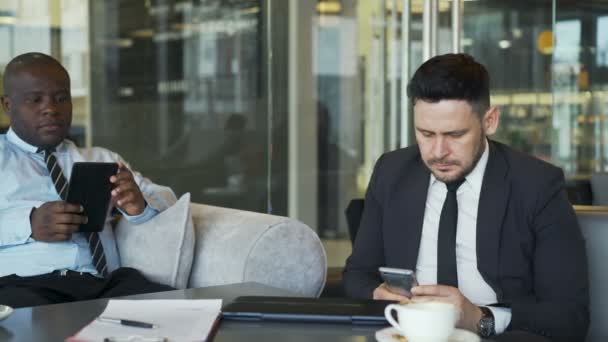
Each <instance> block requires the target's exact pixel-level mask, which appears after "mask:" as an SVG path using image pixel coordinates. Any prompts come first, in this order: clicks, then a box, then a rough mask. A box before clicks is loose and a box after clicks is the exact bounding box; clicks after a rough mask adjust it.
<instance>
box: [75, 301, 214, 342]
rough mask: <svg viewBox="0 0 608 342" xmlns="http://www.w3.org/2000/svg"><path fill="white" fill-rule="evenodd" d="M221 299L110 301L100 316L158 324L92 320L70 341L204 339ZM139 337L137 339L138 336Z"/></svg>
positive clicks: (209, 330)
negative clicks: (128, 323)
mask: <svg viewBox="0 0 608 342" xmlns="http://www.w3.org/2000/svg"><path fill="white" fill-rule="evenodd" d="M221 308H222V300H221V299H200V300H198V299H196V300H162V299H161V300H120V299H115V300H110V301H108V305H107V306H106V309H105V310H104V311H103V313H102V314H101V317H115V318H120V319H129V320H135V321H141V322H146V323H153V324H156V325H158V327H157V328H153V329H147V328H137V327H130V326H124V325H120V324H116V323H107V322H100V321H98V320H94V321H93V322H91V323H89V325H87V326H86V327H84V329H82V330H81V331H79V332H78V333H77V334H76V335H75V336H73V337H70V338H68V339H67V341H69V342H80V341H87V342H88V341H100V342H103V341H104V339H105V338H115V339H116V340H119V341H146V340H149V341H154V340H156V339H155V338H159V340H160V341H162V338H167V340H168V341H205V340H206V339H207V336H208V335H209V334H210V332H211V331H212V330H213V328H214V325H215V324H216V322H217V320H218V319H219V318H218V317H219V314H220V310H221ZM137 336H139V339H138V338H137Z"/></svg>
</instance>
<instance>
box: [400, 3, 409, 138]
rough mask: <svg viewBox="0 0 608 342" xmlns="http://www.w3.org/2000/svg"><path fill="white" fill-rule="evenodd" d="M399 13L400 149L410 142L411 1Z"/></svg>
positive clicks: (404, 4)
mask: <svg viewBox="0 0 608 342" xmlns="http://www.w3.org/2000/svg"><path fill="white" fill-rule="evenodd" d="M402 1H403V3H402V4H403V8H402V11H401V127H400V130H401V131H400V140H399V141H400V147H405V146H408V145H409V142H410V106H409V102H408V98H407V83H408V81H409V79H410V38H411V37H410V36H411V35H410V14H411V12H412V11H411V1H410V0H402Z"/></svg>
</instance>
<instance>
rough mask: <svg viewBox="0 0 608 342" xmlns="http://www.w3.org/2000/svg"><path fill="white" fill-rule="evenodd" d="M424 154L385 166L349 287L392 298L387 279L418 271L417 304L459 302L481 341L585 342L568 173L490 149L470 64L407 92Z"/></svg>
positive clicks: (582, 270) (427, 71)
mask: <svg viewBox="0 0 608 342" xmlns="http://www.w3.org/2000/svg"><path fill="white" fill-rule="evenodd" d="M408 96H409V97H410V99H411V101H412V103H413V106H414V125H415V132H416V141H417V145H414V146H410V147H407V148H404V149H400V150H396V151H393V152H389V153H386V154H384V155H383V156H382V157H380V159H379V160H378V162H377V163H376V166H375V169H374V173H373V175H372V178H371V180H370V183H369V188H368V190H367V194H366V198H365V209H364V212H363V217H362V219H361V224H360V226H359V231H358V233H357V237H356V241H355V243H354V247H353V252H352V255H351V256H350V257H349V259H348V260H347V262H346V268H345V271H344V287H345V290H346V292H347V294H348V295H349V296H352V297H359V298H374V299H392V300H405V301H407V300H410V299H408V298H406V297H404V296H401V295H399V294H396V293H393V292H391V291H390V290H389V289H388V288H387V286H386V285H385V284H384V283H383V282H382V279H381V277H380V275H379V273H378V267H380V266H388V267H395V268H404V269H411V270H415V271H416V275H417V277H418V282H419V283H420V286H417V287H414V288H413V289H412V294H413V297H412V298H411V300H413V301H418V300H428V299H435V300H441V301H447V302H451V303H453V304H454V305H456V307H457V308H458V309H459V310H460V312H461V316H460V321H459V322H458V326H459V327H461V328H465V329H468V330H471V331H474V332H477V333H479V334H480V335H481V336H483V337H486V336H491V335H494V334H500V333H502V332H505V331H511V330H513V331H515V330H518V331H520V330H523V331H526V332H530V333H533V334H537V335H543V336H547V337H549V338H550V339H552V340H556V341H562V340H564V341H583V340H584V337H585V334H586V332H587V327H588V325H589V290H588V279H587V262H586V255H585V247H584V241H583V238H582V236H581V233H580V230H579V227H578V223H577V219H576V216H575V214H574V211H573V209H572V206H571V205H570V203H569V202H568V200H567V198H566V196H565V193H564V189H563V186H564V176H563V172H562V170H561V169H559V168H557V167H555V166H552V165H550V164H548V163H545V162H543V161H541V160H538V159H536V158H533V157H530V156H527V155H524V154H521V153H518V152H516V151H514V150H512V149H510V148H509V147H507V146H505V145H503V144H500V143H498V142H494V141H491V140H489V139H488V138H487V137H488V136H489V135H492V134H494V132H495V131H496V129H497V127H498V123H499V119H500V112H499V110H498V109H497V108H496V107H492V106H490V97H489V76H488V73H487V71H486V69H485V68H484V67H483V66H482V65H481V64H479V63H477V62H476V61H475V60H474V59H473V58H472V57H470V56H468V55H464V54H447V55H442V56H437V57H434V58H432V59H430V60H429V61H427V62H425V63H424V64H423V65H422V66H421V67H420V68H419V69H418V70H417V71H416V73H415V74H414V76H413V77H412V80H411V81H410V83H409V85H408Z"/></svg>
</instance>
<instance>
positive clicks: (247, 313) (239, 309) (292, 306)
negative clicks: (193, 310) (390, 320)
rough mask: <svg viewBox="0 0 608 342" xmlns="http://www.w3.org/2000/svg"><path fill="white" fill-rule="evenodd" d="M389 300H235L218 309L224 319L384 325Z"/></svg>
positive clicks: (250, 298)
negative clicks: (220, 309) (385, 310)
mask: <svg viewBox="0 0 608 342" xmlns="http://www.w3.org/2000/svg"><path fill="white" fill-rule="evenodd" d="M390 303H394V302H391V301H377V300H360V299H347V298H299V297H258V296H243V297H238V298H236V299H235V300H234V302H232V303H230V304H228V305H226V306H225V307H224V308H223V309H222V317H223V318H224V319H228V320H248V321H262V320H270V321H298V322H331V323H348V324H377V325H385V324H387V321H386V319H385V318H384V308H385V307H386V305H388V304H390Z"/></svg>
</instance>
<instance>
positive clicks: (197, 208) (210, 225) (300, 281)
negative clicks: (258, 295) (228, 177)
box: [189, 203, 327, 296]
mask: <svg viewBox="0 0 608 342" xmlns="http://www.w3.org/2000/svg"><path fill="white" fill-rule="evenodd" d="M190 210H191V213H192V219H193V222H194V227H195V235H196V243H195V246H196V247H195V253H194V261H193V265H192V272H191V275H190V282H189V287H202V286H212V285H221V284H229V283H239V282H258V283H262V284H267V285H270V286H274V287H278V288H283V289H287V290H291V291H293V292H297V293H300V294H302V295H305V296H319V294H320V293H321V291H322V289H323V286H324V283H325V277H326V272H327V257H326V254H325V250H324V249H323V245H322V244H321V241H320V240H319V237H318V236H317V234H316V233H315V232H313V231H312V229H310V228H309V227H308V226H307V225H305V224H303V223H301V222H299V221H296V220H293V219H289V218H286V217H280V216H272V215H266V214H260V213H254V212H248V211H242V210H235V209H228V208H221V207H214V206H209V205H203V204H196V203H192V204H191V205H190Z"/></svg>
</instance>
